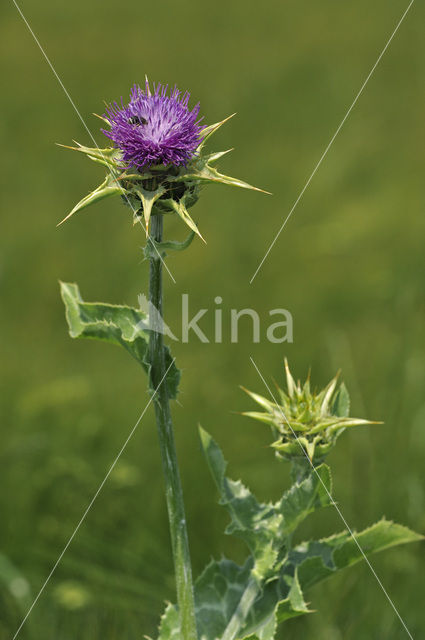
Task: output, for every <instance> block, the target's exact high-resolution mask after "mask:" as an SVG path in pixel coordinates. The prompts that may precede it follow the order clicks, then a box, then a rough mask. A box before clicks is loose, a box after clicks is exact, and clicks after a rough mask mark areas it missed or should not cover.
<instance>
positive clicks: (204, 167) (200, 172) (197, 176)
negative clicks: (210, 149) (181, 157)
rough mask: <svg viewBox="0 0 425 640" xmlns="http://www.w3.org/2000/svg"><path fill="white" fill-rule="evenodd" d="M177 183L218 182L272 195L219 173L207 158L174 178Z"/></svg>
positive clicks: (196, 162)
mask: <svg viewBox="0 0 425 640" xmlns="http://www.w3.org/2000/svg"><path fill="white" fill-rule="evenodd" d="M173 180H174V181H175V182H181V181H186V180H196V181H198V182H216V183H221V184H227V185H229V186H231V187H241V188H242V189H251V190H253V191H260V192H261V193H267V194H268V195H271V194H270V192H269V191H264V189H259V188H258V187H253V186H252V185H251V184H248V182H244V181H243V180H239V179H238V178H232V177H231V176H225V175H224V174H222V173H219V172H218V171H217V169H215V168H214V167H211V166H210V165H209V164H208V163H207V161H206V159H205V158H202V159H200V160H198V161H195V162H194V163H192V164H191V165H190V166H189V167H188V168H187V171H183V172H182V173H181V174H180V175H178V176H176V177H175V178H173Z"/></svg>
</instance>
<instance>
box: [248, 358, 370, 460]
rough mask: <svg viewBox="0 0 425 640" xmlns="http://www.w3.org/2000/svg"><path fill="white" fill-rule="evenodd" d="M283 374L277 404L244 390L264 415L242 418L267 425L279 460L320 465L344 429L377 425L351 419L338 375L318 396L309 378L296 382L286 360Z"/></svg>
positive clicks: (346, 393)
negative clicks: (284, 377)
mask: <svg viewBox="0 0 425 640" xmlns="http://www.w3.org/2000/svg"><path fill="white" fill-rule="evenodd" d="M285 372H286V386H287V390H286V392H285V391H283V390H282V389H280V388H278V394H279V403H278V402H272V401H270V400H267V398H264V397H262V396H260V395H258V394H256V393H252V392H251V391H248V390H246V389H244V391H246V393H247V394H248V395H249V396H250V397H251V398H252V399H253V400H255V402H256V403H257V404H259V405H260V406H261V407H262V409H263V410H264V411H262V412H258V411H246V412H244V413H243V415H245V416H248V417H250V418H254V419H255V420H259V421H260V422H264V423H265V424H268V425H270V427H271V429H272V433H273V437H274V442H273V443H272V444H271V446H272V447H273V449H275V451H276V453H277V455H278V457H280V458H282V459H284V460H290V461H292V462H297V460H298V461H299V462H301V463H302V462H304V461H306V462H308V461H310V462H311V463H314V464H315V465H316V464H320V463H321V462H322V461H323V459H324V457H325V456H326V455H327V454H328V453H329V451H330V450H331V449H332V448H333V447H334V446H335V444H336V441H337V439H338V438H339V436H340V435H341V434H342V433H343V431H345V429H346V428H347V427H356V426H359V425H364V424H378V423H376V422H371V421H370V420H364V419H362V418H352V417H350V415H349V414H350V398H349V395H348V391H347V389H346V387H345V385H344V383H342V384H340V385H339V386H338V375H336V376H335V377H334V378H333V379H332V380H331V381H330V382H329V384H328V385H327V386H326V387H325V388H324V389H322V390H321V391H320V392H312V391H311V388H310V379H309V378H307V380H306V382H305V383H304V384H303V385H301V383H300V382H299V381H298V382H295V380H294V378H293V377H292V374H291V372H290V370H289V366H288V362H287V360H286V359H285ZM307 459H308V460H307Z"/></svg>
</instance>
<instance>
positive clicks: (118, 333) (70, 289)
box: [60, 282, 180, 398]
mask: <svg viewBox="0 0 425 640" xmlns="http://www.w3.org/2000/svg"><path fill="white" fill-rule="evenodd" d="M60 287H61V295H62V299H63V301H64V304H65V309H66V319H67V322H68V326H69V334H70V336H71V338H92V339H95V340H103V341H105V342H111V343H112V344H118V345H121V346H122V347H124V349H125V350H126V351H128V353H130V355H132V356H133V358H135V360H137V362H138V363H139V364H140V365H141V366H142V368H143V369H144V371H145V372H146V373H147V374H148V375H149V371H150V363H149V349H148V345H149V330H148V327H149V318H148V315H147V314H146V313H144V312H143V311H141V310H140V309H134V308H133V307H127V306H124V305H113V304H106V303H103V302H84V300H83V299H82V298H81V295H80V292H79V289H78V286H77V285H76V284H72V283H67V282H61V283H60ZM165 359H166V367H170V369H169V371H168V374H167V377H166V379H165V381H164V383H163V384H166V385H167V389H168V393H169V396H170V398H175V397H176V395H177V389H178V385H179V381H180V372H179V370H178V369H177V367H176V366H175V363H174V362H173V359H172V357H171V355H170V352H169V350H168V348H166V350H165ZM172 362H173V363H172ZM171 363H172V364H171ZM170 365H171V366H170Z"/></svg>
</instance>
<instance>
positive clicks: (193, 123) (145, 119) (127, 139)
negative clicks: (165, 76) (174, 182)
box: [102, 79, 202, 169]
mask: <svg viewBox="0 0 425 640" xmlns="http://www.w3.org/2000/svg"><path fill="white" fill-rule="evenodd" d="M167 91H168V85H166V86H162V85H161V84H159V83H158V84H157V85H154V92H153V93H151V91H150V87H149V82H148V80H147V79H146V85H145V90H144V91H143V90H142V89H141V88H140V87H139V85H137V84H135V85H134V86H133V88H132V90H131V94H130V102H129V103H128V105H127V106H124V104H123V100H122V98H121V105H119V104H118V103H117V102H114V103H113V104H112V105H110V106H109V107H108V109H107V113H106V114H105V116H104V117H105V118H106V119H107V120H108V121H109V123H110V126H111V130H110V131H109V130H104V129H102V131H103V133H104V134H105V135H106V136H107V137H108V138H110V139H111V140H112V141H113V142H114V144H115V145H116V146H117V147H118V148H119V149H121V151H122V157H123V161H124V162H125V163H126V164H127V166H134V167H137V168H138V169H142V168H143V167H146V166H150V165H155V164H164V165H168V164H172V165H175V166H181V165H186V164H187V162H188V161H189V160H190V159H191V158H192V157H193V156H194V155H195V152H196V149H197V147H198V145H199V143H200V142H201V140H202V135H201V131H202V127H201V126H200V122H201V119H198V120H197V118H198V114H199V103H198V104H197V105H196V106H195V107H194V108H193V109H192V111H190V110H189V107H188V103H189V98H190V94H189V93H188V92H187V91H186V92H185V93H183V94H182V93H181V92H180V91H179V90H178V89H177V87H174V89H173V91H172V92H171V94H170V95H167Z"/></svg>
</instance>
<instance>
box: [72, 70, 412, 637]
mask: <svg viewBox="0 0 425 640" xmlns="http://www.w3.org/2000/svg"><path fill="white" fill-rule="evenodd" d="M189 99H190V96H189V94H188V93H184V94H182V93H180V92H179V91H178V89H176V88H174V89H173V90H172V91H171V93H169V92H168V89H167V87H166V86H165V87H164V86H161V85H160V84H158V85H156V86H154V89H153V91H151V89H150V86H149V83H148V81H147V80H146V83H145V87H144V90H142V89H141V88H140V87H139V86H137V85H135V86H134V87H133V89H132V91H131V96H130V101H129V103H128V104H127V105H124V104H123V102H121V104H120V105H119V104H117V103H113V105H111V106H110V107H108V109H107V112H106V114H105V115H103V116H100V117H101V119H102V121H103V122H104V123H105V124H106V125H107V127H108V128H107V129H104V130H103V131H104V133H105V135H106V136H107V137H108V138H109V139H110V140H111V141H112V143H113V146H112V147H107V148H104V149H101V148H97V147H96V148H89V147H85V146H83V145H81V144H79V143H76V144H77V146H76V147H70V148H72V149H75V150H76V151H79V152H81V153H83V154H85V155H86V156H87V157H88V158H89V159H90V160H93V161H94V162H96V163H99V164H100V165H102V166H103V167H104V168H106V170H107V174H106V178H105V180H104V182H103V183H102V184H101V185H100V186H99V187H98V188H97V189H95V190H94V191H93V192H92V193H90V194H89V195H88V196H86V197H85V198H83V199H82V200H81V201H80V202H79V203H78V204H77V205H76V206H75V207H74V208H73V210H72V211H71V213H70V214H69V215H68V216H67V217H66V218H65V220H67V219H68V218H70V217H71V216H73V215H74V214H75V213H76V212H78V211H80V210H82V209H84V208H86V207H88V206H89V205H91V204H94V203H95V202H98V201H100V200H102V199H103V198H107V197H111V196H116V195H118V196H121V197H122V199H123V200H124V202H125V204H127V205H129V206H130V207H131V209H132V210H133V217H134V221H135V222H141V221H142V220H143V222H144V227H145V230H146V233H147V234H148V240H147V245H146V247H145V250H144V252H145V256H146V258H148V259H149V304H150V308H151V309H154V310H155V311H156V312H159V313H156V312H155V313H151V314H150V315H148V314H146V313H145V312H144V311H143V310H142V309H136V308H132V307H128V306H124V305H112V304H105V303H91V302H85V301H84V300H83V299H82V297H81V295H80V292H79V289H78V287H77V285H76V284H72V283H61V293H62V298H63V301H64V304H65V308H66V318H67V321H68V325H69V332H70V335H71V337H73V338H90V339H93V338H94V339H98V340H102V341H106V342H110V343H112V344H116V345H119V346H122V347H124V349H125V350H126V351H127V352H128V353H129V354H130V355H131V356H133V358H134V359H135V360H136V361H137V362H138V363H139V364H140V366H141V368H142V369H143V371H144V372H145V373H146V374H147V377H148V387H149V391H150V394H151V400H152V401H153V405H154V407H155V415H156V423H157V429H158V437H159V445H160V450H161V457H162V464H163V472H164V484H165V495H166V502H167V510H168V517H169V525H170V534H171V543H172V551H173V558H174V567H175V576H176V596H177V604H175V605H173V604H169V605H168V606H167V608H166V611H165V613H164V615H163V616H162V618H161V624H160V629H159V634H158V640H273V638H275V634H276V631H277V627H278V624H280V623H282V622H284V621H285V620H287V619H288V618H291V617H294V616H300V615H304V614H307V613H309V612H310V609H309V608H308V606H307V603H306V601H305V598H304V590H306V589H308V588H309V587H310V586H312V585H313V584H316V583H317V582H319V581H321V580H323V579H325V578H327V577H328V576H330V575H333V574H334V573H335V572H336V571H338V570H340V569H343V568H344V567H348V566H350V565H352V564H354V563H355V562H358V561H360V560H361V559H362V558H363V557H364V553H363V552H362V549H363V548H364V549H366V550H367V553H368V554H370V553H374V552H376V551H380V550H382V549H386V548H388V547H391V546H394V545H397V544H403V543H406V542H412V541H415V540H419V539H421V536H419V535H417V534H416V533H414V532H412V531H410V530H409V529H407V528H406V527H403V526H401V525H398V524H395V523H393V522H391V521H388V520H385V519H383V520H380V521H379V522H378V523H376V524H375V525H373V526H372V527H369V528H368V529H366V530H364V531H362V532H360V533H358V534H356V539H354V538H353V534H352V532H351V531H343V532H341V533H338V534H335V535H331V536H330V537H327V538H323V539H321V540H312V541H308V542H295V543H294V535H295V533H296V530H297V528H298V526H299V525H300V524H301V523H302V522H303V521H304V520H305V518H307V517H308V516H309V515H310V514H312V513H313V512H314V511H316V510H318V509H320V508H322V507H327V506H329V505H332V504H334V502H333V499H332V496H331V494H332V481H331V473H330V469H329V467H328V466H327V465H326V464H325V463H324V462H323V460H324V458H325V456H326V455H327V454H328V453H329V451H330V450H331V449H332V447H334V446H335V444H336V442H337V439H338V438H339V436H340V435H341V433H342V432H343V431H344V430H345V429H346V428H348V427H352V426H357V425H365V424H371V423H370V421H368V420H363V419H358V418H352V417H350V416H349V408H350V402H349V397H348V392H347V390H346V388H345V386H344V385H343V384H341V385H340V386H339V387H338V384H337V377H335V378H334V379H333V380H331V382H330V383H329V384H328V385H327V386H326V387H325V388H324V389H323V390H322V391H320V392H317V393H316V392H313V391H311V388H310V380H309V379H308V380H307V382H306V383H305V384H304V385H303V386H301V384H300V383H299V382H298V383H295V381H294V379H293V377H292V375H291V373H290V371H289V366H288V364H287V363H285V367H286V381H287V391H286V392H284V391H282V390H280V389H279V390H278V391H279V399H280V404H278V403H277V402H276V401H273V402H272V401H269V400H268V399H267V398H264V397H262V396H260V395H258V394H256V393H253V392H251V391H248V392H247V393H248V394H249V395H250V396H251V398H252V399H253V400H255V401H256V402H257V403H258V404H259V405H260V406H261V408H262V409H263V411H261V412H258V411H257V412H256V411H248V412H245V414H244V415H247V416H249V417H251V418H255V419H256V420H260V421H261V422H264V423H266V424H269V425H270V427H271V429H272V432H273V437H274V442H273V443H272V445H271V446H272V447H273V448H274V449H275V451H276V453H277V455H278V457H279V458H282V459H284V460H289V461H290V462H291V464H292V477H293V484H292V486H291V487H290V488H289V489H287V490H286V491H285V492H284V493H283V495H282V497H281V498H280V500H278V501H277V502H275V503H271V502H268V503H262V502H259V501H258V500H257V498H256V497H255V496H254V494H253V493H251V491H249V489H248V488H247V487H245V486H244V485H243V484H242V483H241V482H240V481H233V480H230V479H229V478H227V477H226V467H227V463H226V461H225V459H224V457H223V454H222V452H221V450H220V448H219V446H218V445H217V443H216V442H215V441H214V440H213V439H212V437H211V436H210V435H209V434H208V433H207V432H206V431H204V430H203V429H200V439H201V445H202V448H203V450H204V454H205V457H206V461H207V464H208V467H209V469H210V471H211V473H212V476H213V479H214V481H215V484H216V486H217V489H218V492H219V494H220V503H221V504H222V505H223V506H224V507H225V508H226V509H227V510H228V511H229V514H230V524H229V526H228V527H227V530H226V532H227V533H229V534H232V535H236V536H238V537H239V538H241V539H242V540H243V541H244V542H245V543H246V546H247V548H248V555H247V558H246V560H245V562H244V563H243V564H242V565H239V564H237V563H235V562H233V561H232V560H231V559H228V558H225V557H222V558H221V560H219V561H216V560H211V562H210V563H209V564H208V566H207V567H206V568H205V570H204V571H203V572H202V574H201V575H200V576H199V577H198V578H197V580H196V581H195V583H194V584H193V582H192V571H191V563H190V554H189V543H188V536H187V528H186V517H185V510H184V504H183V493H182V488H181V482H180V474H179V469H178V464H177V456H176V449H175V442H174V433H173V426H172V419H171V411H170V400H173V399H175V398H176V396H177V393H178V387H179V382H180V372H179V370H178V369H177V367H176V365H175V359H174V358H172V356H171V354H170V351H169V349H168V347H167V346H165V345H164V343H163V333H164V332H163V331H162V328H163V327H162V317H163V313H162V306H163V296H162V266H163V258H164V257H165V256H166V250H167V251H170V250H182V249H186V248H187V247H188V246H189V244H190V242H191V241H192V239H193V238H194V236H195V235H196V234H197V235H198V236H200V237H201V234H200V232H199V230H198V227H197V225H196V224H195V222H194V221H193V219H192V218H191V216H190V215H189V213H188V209H189V208H190V207H192V206H193V205H194V204H195V203H196V202H197V200H198V198H199V194H200V189H201V186H202V185H203V184H208V183H211V184H217V183H219V184H220V183H221V184H226V185H230V186H236V187H242V188H245V189H253V190H256V191H261V189H256V188H255V187H252V186H251V185H249V184H247V183H246V182H243V181H242V180H238V179H236V178H231V177H229V176H226V175H224V174H222V173H219V172H218V171H217V169H216V168H215V167H214V164H215V162H216V161H217V160H219V159H220V158H221V157H222V156H223V155H225V154H226V153H228V152H227V151H221V152H217V153H206V152H205V145H206V143H207V142H208V140H209V138H210V137H211V136H212V135H213V133H214V132H215V131H217V130H218V129H219V128H220V127H221V126H222V125H223V124H224V123H225V122H226V121H227V120H229V118H226V119H225V120H222V121H221V122H218V123H216V124H213V125H210V126H203V125H202V124H201V122H202V120H201V119H199V105H196V106H195V107H194V108H193V109H192V110H190V109H189ZM168 214H171V215H177V216H179V217H180V218H181V219H182V220H183V222H184V223H185V224H186V225H187V226H188V227H189V228H190V234H189V236H188V238H187V239H186V240H185V241H183V242H175V241H163V223H164V218H165V217H166V215H168ZM123 634H124V635H125V630H123Z"/></svg>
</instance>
